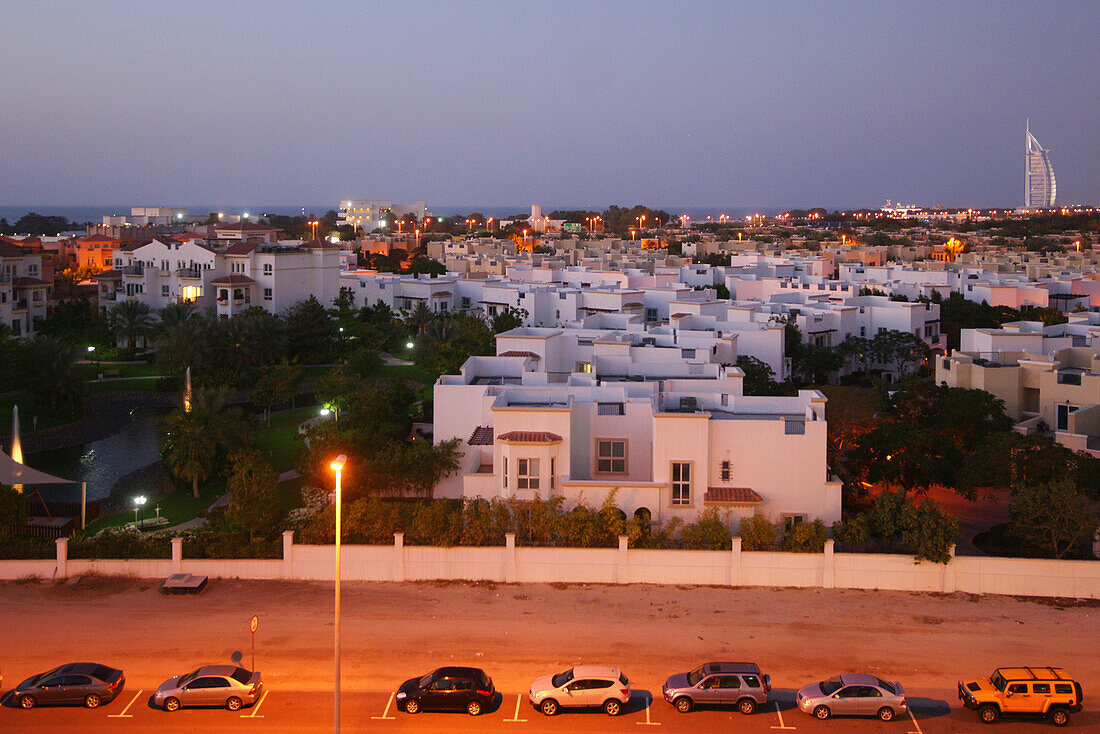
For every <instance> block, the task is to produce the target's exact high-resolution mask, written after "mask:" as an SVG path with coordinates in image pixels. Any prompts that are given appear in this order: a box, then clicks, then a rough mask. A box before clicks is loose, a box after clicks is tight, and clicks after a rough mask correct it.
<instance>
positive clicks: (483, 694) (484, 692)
mask: <svg viewBox="0 0 1100 734" xmlns="http://www.w3.org/2000/svg"><path fill="white" fill-rule="evenodd" d="M477 695H479V696H491V695H493V692H492V691H478V692H477Z"/></svg>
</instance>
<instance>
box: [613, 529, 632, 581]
mask: <svg viewBox="0 0 1100 734" xmlns="http://www.w3.org/2000/svg"><path fill="white" fill-rule="evenodd" d="M629 542H630V539H629V538H628V537H626V536H625V535H620V536H619V562H618V565H617V566H616V567H615V583H617V584H625V583H628V582H629V571H628V569H629V561H628V558H627V553H628V552H629V551H628V550H627V545H628V543H629Z"/></svg>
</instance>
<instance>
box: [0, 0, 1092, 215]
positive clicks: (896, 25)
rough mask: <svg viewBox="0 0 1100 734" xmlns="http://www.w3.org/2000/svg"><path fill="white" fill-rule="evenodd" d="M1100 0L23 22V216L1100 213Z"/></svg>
mask: <svg viewBox="0 0 1100 734" xmlns="http://www.w3.org/2000/svg"><path fill="white" fill-rule="evenodd" d="M1098 27H1100V2H1095V1H1094V0H1081V1H1079V2H1038V1H1033V2H1009V1H1007V0H1006V1H1003V2H959V3H946V2H906V3H893V2H885V1H883V0H879V1H875V2H855V1H852V2H841V1H840V0H837V1H836V2H782V1H774V0H769V1H767V2H751V3H749V2H730V1H726V2H703V1H699V2H690V1H681V2H644V1H641V0H635V1H633V2H595V1H590V2H566V1H558V2H548V1H541V2H535V1H533V0H532V1H531V2H524V1H522V0H514V1H512V2H490V1H488V0H479V1H477V2H416V1H409V0H405V1H402V2H308V1H306V0H300V1H299V2H276V1H275V0H269V1H267V2H234V1H233V0H221V1H219V2H201V1H192V0H188V1H187V2H180V1H178V0H173V1H168V0H143V1H141V2H108V1H107V0H101V1H98V2H91V1H89V2H49V1H43V0H33V1H32V2H23V1H22V0H4V2H3V3H0V140H2V141H3V143H2V144H0V172H2V174H0V204H6V205H12V204H89V205H90V204H116V203H118V204H142V205H144V204H149V205H162V204H180V205H187V204H188V203H194V202H209V203H214V202H243V201H250V202H259V203H264V204H295V203H325V202H331V203H332V204H333V205H335V204H336V203H337V202H338V201H339V200H341V199H344V198H387V199H394V200H398V201H406V200H414V199H426V200H427V201H428V202H429V204H431V205H459V206H470V207H476V206H491V205H498V206H499V205H512V204H516V205H525V204H527V203H529V202H542V203H544V204H546V205H548V206H572V205H576V206H584V205H588V206H599V207H602V206H605V205H607V204H610V203H619V204H625V205H629V204H634V203H648V204H651V205H659V206H731V207H734V206H760V207H765V206H766V207H796V206H811V205H821V206H828V207H854V206H879V205H881V204H882V203H883V202H884V200H885V199H886V198H888V197H889V198H892V199H894V200H899V199H900V200H903V201H905V202H914V203H920V204H937V203H942V204H945V205H953V206H1016V205H1019V204H1021V203H1022V197H1023V158H1022V151H1023V144H1024V120H1025V118H1027V117H1029V116H1030V118H1031V125H1032V130H1033V132H1034V133H1035V134H1036V136H1037V137H1038V139H1039V140H1040V141H1041V142H1042V143H1043V144H1044V145H1045V146H1046V147H1048V148H1050V149H1052V151H1053V152H1052V160H1053V163H1054V168H1055V172H1056V174H1057V177H1058V193H1059V203H1075V202H1097V201H1100V177H1098V176H1097V172H1098V171H1100V147H1098V145H1097V140H1098V137H1097V132H1096V131H1097V123H1098V121H1100V82H1098V80H1100V44H1098V43H1097V41H1096V31H1097V28H1098Z"/></svg>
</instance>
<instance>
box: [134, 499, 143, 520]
mask: <svg viewBox="0 0 1100 734" xmlns="http://www.w3.org/2000/svg"><path fill="white" fill-rule="evenodd" d="M145 502H146V499H145V495H139V496H137V497H134V525H137V523H138V512H139V511H140V510H141V508H142V507H143V506H144V505H145Z"/></svg>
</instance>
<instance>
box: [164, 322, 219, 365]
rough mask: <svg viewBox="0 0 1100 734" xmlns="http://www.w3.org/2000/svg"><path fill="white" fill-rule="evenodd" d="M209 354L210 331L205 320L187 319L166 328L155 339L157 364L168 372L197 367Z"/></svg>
mask: <svg viewBox="0 0 1100 734" xmlns="http://www.w3.org/2000/svg"><path fill="white" fill-rule="evenodd" d="M209 353H210V330H209V328H208V324H207V322H206V320H205V319H203V318H201V317H194V318H188V319H186V320H184V321H180V322H178V323H174V324H170V325H169V326H167V327H166V328H165V329H164V330H163V331H162V332H161V335H160V338H159V339H157V362H158V363H160V365H161V366H162V367H163V368H164V369H166V370H168V371H169V372H183V370H184V369H185V368H186V367H198V366H200V365H202V364H204V363H205V362H206V359H207V356H208V355H209Z"/></svg>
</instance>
